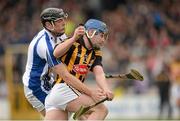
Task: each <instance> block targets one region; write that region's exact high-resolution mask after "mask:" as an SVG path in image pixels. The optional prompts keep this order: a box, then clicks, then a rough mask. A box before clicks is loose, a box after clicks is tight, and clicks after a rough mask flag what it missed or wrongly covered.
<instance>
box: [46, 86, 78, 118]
mask: <svg viewBox="0 0 180 121" xmlns="http://www.w3.org/2000/svg"><path fill="white" fill-rule="evenodd" d="M77 97H78V96H77V95H76V94H75V93H74V92H73V91H72V90H71V89H70V88H69V86H67V84H66V83H61V84H55V85H54V86H53V88H52V90H51V92H50V94H49V95H48V96H47V97H46V100H45V108H46V116H45V120H68V112H67V111H65V108H66V105H67V103H68V102H69V101H72V100H74V99H75V98H77Z"/></svg>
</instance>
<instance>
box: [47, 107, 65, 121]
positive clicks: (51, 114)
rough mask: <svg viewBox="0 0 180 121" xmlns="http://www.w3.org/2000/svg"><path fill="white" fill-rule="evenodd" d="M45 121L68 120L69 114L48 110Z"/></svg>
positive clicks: (57, 110) (58, 110)
mask: <svg viewBox="0 0 180 121" xmlns="http://www.w3.org/2000/svg"><path fill="white" fill-rule="evenodd" d="M44 120H46V121H49V120H68V113H67V112H66V111H63V110H60V109H51V110H48V111H47V113H46V116H45V118H44Z"/></svg>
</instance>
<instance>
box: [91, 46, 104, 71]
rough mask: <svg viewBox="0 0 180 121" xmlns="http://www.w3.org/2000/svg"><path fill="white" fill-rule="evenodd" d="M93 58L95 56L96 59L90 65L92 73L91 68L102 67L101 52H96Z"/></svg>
mask: <svg viewBox="0 0 180 121" xmlns="http://www.w3.org/2000/svg"><path fill="white" fill-rule="evenodd" d="M95 56H96V59H95V61H94V63H93V65H92V67H91V69H90V71H93V68H94V67H95V66H97V65H100V66H103V65H102V52H101V51H100V50H98V51H96V52H95Z"/></svg>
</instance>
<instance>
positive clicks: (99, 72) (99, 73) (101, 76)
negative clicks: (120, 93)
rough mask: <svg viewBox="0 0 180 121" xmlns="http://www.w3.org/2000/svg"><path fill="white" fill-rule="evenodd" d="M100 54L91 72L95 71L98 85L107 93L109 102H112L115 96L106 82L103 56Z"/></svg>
mask: <svg viewBox="0 0 180 121" xmlns="http://www.w3.org/2000/svg"><path fill="white" fill-rule="evenodd" d="M99 52H100V51H99ZM99 52H98V53H97V54H98V56H96V60H95V61H94V63H93V65H92V68H91V71H93V73H94V75H95V79H96V82H97V85H98V86H99V87H100V88H101V89H102V90H103V91H104V92H105V93H106V95H107V97H108V98H109V100H112V99H113V97H114V95H113V93H112V91H111V90H110V87H109V86H108V82H107V81H106V78H105V73H104V70H103V67H102V56H101V52H100V53H99Z"/></svg>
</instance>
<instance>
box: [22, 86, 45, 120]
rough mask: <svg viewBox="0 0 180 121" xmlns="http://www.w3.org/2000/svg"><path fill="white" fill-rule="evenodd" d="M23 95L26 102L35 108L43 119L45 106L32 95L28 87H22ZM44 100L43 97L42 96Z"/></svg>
mask: <svg viewBox="0 0 180 121" xmlns="http://www.w3.org/2000/svg"><path fill="white" fill-rule="evenodd" d="M24 94H25V97H26V99H27V100H28V102H29V103H30V104H31V105H32V106H33V108H35V109H36V110H37V111H38V112H40V113H41V115H42V116H43V117H44V116H45V106H44V104H43V102H41V101H40V99H38V98H37V97H36V96H35V95H34V94H33V91H32V90H31V89H29V88H28V87H26V86H24ZM44 100H45V96H44Z"/></svg>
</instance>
